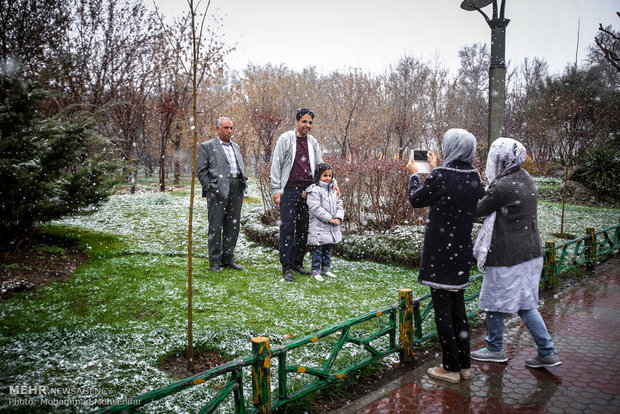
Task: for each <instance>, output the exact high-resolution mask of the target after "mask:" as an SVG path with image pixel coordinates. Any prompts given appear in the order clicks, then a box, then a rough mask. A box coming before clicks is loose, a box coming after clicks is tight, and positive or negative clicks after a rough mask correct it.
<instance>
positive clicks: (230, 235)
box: [196, 117, 248, 273]
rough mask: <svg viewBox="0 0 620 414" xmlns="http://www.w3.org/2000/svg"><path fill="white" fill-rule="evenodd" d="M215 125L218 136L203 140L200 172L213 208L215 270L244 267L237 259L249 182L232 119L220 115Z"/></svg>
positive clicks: (211, 236)
mask: <svg viewBox="0 0 620 414" xmlns="http://www.w3.org/2000/svg"><path fill="white" fill-rule="evenodd" d="M215 129H216V131H217V137H216V138H213V139H211V140H209V141H206V142H203V143H202V144H200V149H199V150H198V158H197V160H196V175H197V176H198V179H199V180H200V184H202V196H203V197H206V198H207V208H208V210H209V216H208V217H209V238H208V240H207V241H208V244H209V265H210V266H211V271H213V272H218V273H219V272H221V271H222V267H226V268H229V269H234V270H243V268H242V267H241V266H239V265H238V264H237V263H235V255H234V251H235V246H236V245H237V238H238V237H239V228H240V219H241V204H242V202H243V194H244V193H245V191H246V190H247V186H248V184H247V177H246V175H245V167H244V166H243V159H242V158H241V152H240V150H239V145H237V144H235V143H234V142H232V141H231V140H230V138H231V137H232V131H233V123H232V120H231V119H230V118H228V117H220V118H218V119H217V121H215Z"/></svg>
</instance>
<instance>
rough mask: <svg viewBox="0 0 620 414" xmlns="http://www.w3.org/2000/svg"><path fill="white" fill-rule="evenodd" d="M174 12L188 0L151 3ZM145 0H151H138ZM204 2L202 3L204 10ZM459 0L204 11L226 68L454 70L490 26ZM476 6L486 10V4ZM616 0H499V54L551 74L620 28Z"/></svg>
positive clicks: (287, 0) (284, 2) (247, 2)
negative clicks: (417, 65)
mask: <svg viewBox="0 0 620 414" xmlns="http://www.w3.org/2000/svg"><path fill="white" fill-rule="evenodd" d="M154 1H155V3H156V4H157V5H158V6H159V7H160V9H161V10H162V11H163V13H164V14H165V15H167V16H174V15H175V14H179V13H180V12H181V11H183V10H186V9H188V5H187V0H154ZM147 2H149V3H150V4H152V2H153V0H147ZM206 4H207V0H201V8H200V10H204V7H205V6H206ZM460 4H461V0H305V1H301V0H211V6H210V9H209V10H210V14H215V15H216V16H218V17H220V18H221V19H222V25H223V26H222V30H221V33H222V35H223V38H224V41H225V42H226V43H227V45H230V46H232V45H235V46H236V50H235V51H234V52H232V54H231V55H230V56H229V57H228V65H229V67H230V68H231V69H234V70H242V69H244V68H245V67H246V65H247V64H248V63H249V62H251V63H254V64H265V63H272V64H276V65H279V64H284V65H285V66H287V67H288V68H290V69H294V70H301V69H303V68H304V67H307V66H311V65H314V66H316V67H317V68H318V69H319V70H320V71H322V72H323V73H329V72H331V71H333V70H336V69H342V68H348V67H359V68H361V69H363V70H364V71H365V72H368V73H371V74H380V73H383V72H384V71H385V70H387V68H388V67H389V65H394V64H395V63H396V62H397V61H398V60H399V59H400V58H401V57H402V56H404V55H412V56H415V57H418V58H421V59H422V60H431V59H434V57H435V56H436V55H438V56H439V58H440V61H441V62H443V63H444V64H445V65H446V66H448V67H449V68H450V69H451V70H453V71H455V70H456V69H457V68H458V65H459V59H458V51H459V49H461V48H462V47H463V46H466V45H471V44H473V43H476V42H481V43H487V44H488V45H490V42H491V29H490V28H489V27H488V25H487V24H486V22H485V21H484V18H483V17H482V15H481V14H480V13H478V12H475V11H474V12H467V11H465V10H462V9H461V8H460ZM484 11H485V12H486V13H487V14H488V15H491V13H492V7H491V6H487V7H486V8H485V9H484ZM616 11H620V0H506V13H505V17H506V18H507V19H510V23H509V24H508V27H507V31H506V60H507V61H511V62H512V63H513V64H518V63H520V62H521V61H522V60H523V58H524V57H530V58H533V57H540V58H544V59H545V60H547V62H548V63H549V67H550V71H551V73H560V72H561V71H562V70H563V69H564V67H565V66H566V64H567V63H574V62H575V54H576V51H577V33H578V27H579V25H580V30H579V52H578V60H579V63H580V64H582V63H583V59H584V58H585V57H586V49H587V47H588V46H590V45H591V44H593V43H594V36H595V35H596V32H597V30H598V25H599V23H602V24H603V26H607V25H612V26H613V27H614V29H615V30H620V18H618V17H617V16H616V15H615V12H616Z"/></svg>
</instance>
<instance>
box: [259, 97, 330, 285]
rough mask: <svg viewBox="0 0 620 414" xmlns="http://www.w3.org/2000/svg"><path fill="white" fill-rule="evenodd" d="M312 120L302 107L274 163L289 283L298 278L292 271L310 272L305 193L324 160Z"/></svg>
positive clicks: (284, 266) (278, 147)
mask: <svg viewBox="0 0 620 414" xmlns="http://www.w3.org/2000/svg"><path fill="white" fill-rule="evenodd" d="M313 121H314V113H313V112H312V111H311V110H309V109H307V108H301V109H299V110H298V111H297V114H296V115H295V130H292V131H287V132H285V133H284V134H282V135H280V138H278V142H277V143H276V148H275V150H274V153H273V159H272V162H271V194H272V197H273V202H274V203H276V205H278V206H279V207H280V243H279V248H280V263H281V264H282V275H283V277H284V279H285V280H287V281H289V282H293V281H294V280H295V277H294V276H293V270H294V271H296V272H298V273H300V274H302V275H309V274H310V272H309V271H308V270H306V269H304V267H303V261H304V255H305V253H306V249H307V238H308V218H309V216H308V205H307V204H306V200H305V199H304V198H303V197H302V194H303V192H304V190H305V189H306V188H307V187H308V186H309V185H310V184H312V181H313V176H314V167H315V165H316V164H317V163H319V162H323V156H322V154H321V147H320V146H319V143H318V142H317V140H316V139H315V138H314V137H313V136H312V135H310V134H309V132H310V129H311V128H312V122H313ZM334 187H335V188H336V189H337V186H334ZM337 191H338V190H337Z"/></svg>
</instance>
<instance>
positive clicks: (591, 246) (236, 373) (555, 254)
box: [97, 225, 620, 414]
mask: <svg viewBox="0 0 620 414" xmlns="http://www.w3.org/2000/svg"><path fill="white" fill-rule="evenodd" d="M619 235H620V225H615V226H610V227H608V228H606V229H603V230H599V231H594V229H592V228H588V229H586V236H584V237H582V238H578V239H574V240H571V241H568V242H566V243H563V244H561V245H559V246H556V245H555V242H547V243H546V246H545V252H544V258H545V264H544V269H543V275H542V276H541V286H546V287H554V286H557V284H558V280H559V277H560V276H561V275H563V274H566V273H567V272H568V271H569V270H571V269H574V268H576V267H578V266H587V267H592V266H594V264H595V262H596V258H597V257H599V256H602V255H606V254H609V253H613V252H616V251H617V250H618V248H619V247H620V245H619V241H618V237H619ZM481 278H482V275H481V274H474V275H472V277H471V278H470V281H472V282H474V281H477V280H480V279H481ZM479 293H480V292H479V290H477V289H476V291H475V292H472V293H471V294H468V295H466V298H465V300H466V302H471V301H473V300H475V299H476V298H477V297H478V295H479ZM432 307H433V306H432V301H431V300H430V293H429V294H425V295H423V296H421V297H418V298H416V299H413V293H412V291H411V289H401V290H400V291H399V299H398V302H396V303H394V304H392V305H389V306H386V307H384V308H381V309H377V310H373V311H371V312H368V313H366V314H364V315H362V316H359V317H357V318H354V319H350V320H348V321H346V322H343V323H340V324H337V325H334V326H332V327H330V328H327V329H324V330H322V331H319V332H316V333H313V334H310V335H308V336H305V337H303V338H298V339H295V340H293V341H290V342H288V343H286V344H283V345H280V346H275V347H273V348H271V347H270V345H269V338H266V337H257V338H254V339H252V354H251V355H250V356H247V357H242V358H238V359H236V360H234V361H230V362H228V363H226V364H223V365H220V366H217V367H215V368H212V369H210V370H208V371H205V372H202V373H200V374H196V375H193V376H191V377H188V378H185V379H182V380H180V381H176V382H174V383H172V384H170V385H168V386H166V387H163V388H158V389H156V390H153V391H149V392H146V393H144V394H141V395H139V396H137V397H134V398H133V399H132V400H131V402H132V403H131V404H126V405H116V406H111V407H107V408H104V409H102V410H99V411H97V412H98V413H120V412H124V413H139V412H140V411H139V407H141V406H144V405H145V404H148V403H150V402H152V401H155V400H159V399H161V398H164V397H168V396H171V395H173V394H176V393H178V392H180V391H183V390H186V389H189V388H191V387H195V386H198V385H200V384H203V383H205V382H207V381H209V380H213V379H215V378H218V379H225V381H226V383H225V384H224V386H222V387H221V388H220V389H219V391H218V392H217V393H216V395H215V396H214V397H212V398H211V400H210V401H208V402H206V403H205V405H204V406H203V407H202V408H201V410H200V411H199V412H200V413H201V414H202V413H211V412H213V411H214V410H216V409H217V408H218V407H219V406H220V405H221V404H222V403H223V402H224V401H226V400H227V399H228V398H229V397H230V396H231V395H232V398H233V401H234V407H235V408H234V410H235V411H234V412H235V413H241V414H243V413H270V412H271V411H272V410H273V409H275V408H277V407H281V406H283V405H285V404H287V403H289V402H291V401H294V400H296V399H298V398H301V397H303V396H304V395H307V394H309V393H311V392H314V391H316V390H318V389H321V388H323V387H325V386H327V385H328V384H330V383H333V382H334V381H338V380H339V379H341V378H343V377H345V376H346V375H348V374H351V373H353V372H356V371H358V370H360V369H362V368H364V367H366V366H368V365H370V364H372V363H373V362H375V361H379V360H381V359H383V358H385V357H387V356H389V355H392V354H396V353H397V354H399V360H400V361H401V362H402V363H409V362H411V361H412V360H413V355H414V349H415V348H416V347H418V346H420V345H421V344H423V343H424V342H426V341H428V340H429V339H432V338H433V337H435V336H436V335H437V332H436V331H431V330H429V331H428V332H427V333H424V332H423V331H424V329H423V326H424V325H423V324H424V321H425V320H426V319H427V318H428V316H429V314H430V312H431V310H432ZM480 312H481V310H480V309H476V310H475V311H472V312H470V313H468V316H469V317H470V318H472V317H475V316H476V315H477V314H479V313H480ZM369 322H370V323H374V324H375V325H377V326H376V327H375V328H374V331H372V332H370V333H365V334H356V333H355V328H357V327H359V326H361V325H363V324H367V323H369ZM397 335H398V343H397V340H396V337H397ZM327 338H332V342H334V343H333V345H331V353H330V354H329V356H328V357H327V358H326V360H325V363H324V364H323V365H322V366H319V367H310V366H304V365H296V364H292V363H289V355H290V354H291V353H292V352H293V351H295V350H296V349H298V348H300V347H306V346H311V344H314V343H316V342H317V341H320V340H325V339H327ZM346 346H354V347H355V349H356V350H357V353H358V354H359V353H363V356H359V358H358V359H357V360H356V361H355V362H354V363H353V364H352V365H348V366H344V367H337V366H336V364H335V363H336V361H338V359H339V357H341V356H342V354H344V353H345V352H343V351H344V349H345V347H346ZM274 358H275V359H276V360H277V380H276V381H275V383H276V386H275V390H276V392H275V395H272V392H271V390H272V378H271V360H272V359H274ZM248 368H249V369H250V370H251V378H250V379H246V378H245V377H244V373H243V370H244V369H248ZM290 375H296V376H299V375H304V376H305V377H307V381H306V382H305V384H304V385H301V386H298V387H297V389H295V390H294V391H292V390H291V389H290V388H291V387H289V377H290ZM246 377H247V375H246ZM244 381H245V382H247V381H251V384H252V387H251V389H252V394H253V395H252V408H249V409H248V408H247V407H246V401H245V398H244V392H243V390H244V387H243V385H244Z"/></svg>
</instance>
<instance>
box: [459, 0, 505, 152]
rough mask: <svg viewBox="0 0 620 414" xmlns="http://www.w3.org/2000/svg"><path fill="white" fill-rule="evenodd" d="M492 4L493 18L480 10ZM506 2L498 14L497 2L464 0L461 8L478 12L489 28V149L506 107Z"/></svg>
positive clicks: (501, 123)
mask: <svg viewBox="0 0 620 414" xmlns="http://www.w3.org/2000/svg"><path fill="white" fill-rule="evenodd" d="M491 3H493V18H489V16H487V14H486V13H485V12H483V11H482V10H481V9H482V8H483V7H486V6H488V5H489V4H491ZM505 6H506V0H502V3H501V7H500V9H499V13H498V7H497V0H464V1H463V2H462V3H461V8H462V9H463V10H467V11H474V10H476V11H478V12H480V14H482V16H484V20H485V21H486V22H487V24H488V25H489V27H490V28H491V65H490V66H489V147H490V146H491V143H492V142H493V141H495V140H496V139H497V138H499V137H500V135H501V134H502V133H503V132H504V110H505V107H506V26H508V23H509V22H510V20H509V19H505V18H504V8H505Z"/></svg>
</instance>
